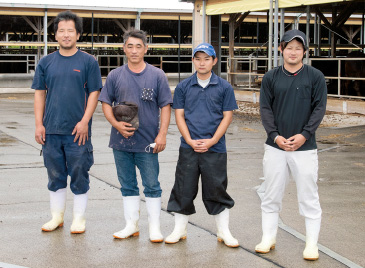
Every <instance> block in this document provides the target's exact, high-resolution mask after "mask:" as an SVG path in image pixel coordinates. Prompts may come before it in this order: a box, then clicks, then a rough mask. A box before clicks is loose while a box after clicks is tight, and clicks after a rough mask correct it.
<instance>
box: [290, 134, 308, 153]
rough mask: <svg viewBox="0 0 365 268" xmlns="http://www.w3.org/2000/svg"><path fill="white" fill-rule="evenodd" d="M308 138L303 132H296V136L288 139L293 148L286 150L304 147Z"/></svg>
mask: <svg viewBox="0 0 365 268" xmlns="http://www.w3.org/2000/svg"><path fill="white" fill-rule="evenodd" d="M305 141H306V139H305V137H304V136H303V135H302V134H296V135H294V136H291V137H290V138H289V139H288V142H289V143H288V145H289V146H290V148H291V150H286V151H296V150H298V149H299V148H300V147H302V145H303V144H304V143H305Z"/></svg>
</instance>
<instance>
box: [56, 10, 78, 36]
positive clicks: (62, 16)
mask: <svg viewBox="0 0 365 268" xmlns="http://www.w3.org/2000/svg"><path fill="white" fill-rule="evenodd" d="M64 20H65V21H68V20H73V21H74V22H75V28H76V32H77V33H78V34H80V35H81V34H82V18H80V17H79V16H77V15H76V14H75V13H73V12H71V11H70V10H67V11H63V12H60V13H58V15H57V17H56V19H55V20H54V33H55V34H56V32H57V30H58V23H59V22H60V21H64Z"/></svg>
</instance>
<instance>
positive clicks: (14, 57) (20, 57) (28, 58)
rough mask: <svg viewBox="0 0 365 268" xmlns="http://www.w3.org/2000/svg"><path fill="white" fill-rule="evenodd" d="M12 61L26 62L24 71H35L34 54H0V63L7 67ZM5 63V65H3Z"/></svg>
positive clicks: (35, 57) (35, 60) (36, 61)
mask: <svg viewBox="0 0 365 268" xmlns="http://www.w3.org/2000/svg"><path fill="white" fill-rule="evenodd" d="M12 63H14V64H15V65H16V64H17V63H20V64H21V63H25V64H26V73H31V71H35V68H36V66H37V64H38V58H37V55H36V54H0V64H1V65H3V64H4V66H5V67H6V68H7V67H8V66H9V64H12ZM5 64H7V65H5Z"/></svg>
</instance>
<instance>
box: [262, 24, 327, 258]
mask: <svg viewBox="0 0 365 268" xmlns="http://www.w3.org/2000/svg"><path fill="white" fill-rule="evenodd" d="M280 49H281V53H282V55H283V59H284V64H283V65H282V66H280V67H278V68H275V69H273V70H271V71H269V72H268V73H266V74H265V76H264V78H263V80H262V85H261V90H260V112H261V119H262V124H263V125H264V128H265V130H266V132H267V136H268V137H267V140H266V144H265V155H264V160H263V169H264V177H265V193H264V196H263V198H262V203H261V210H262V232H263V235H262V240H261V243H260V244H258V245H257V246H256V248H255V250H256V252H259V253H268V252H269V251H270V250H271V249H273V248H275V243H276V233H277V229H278V220H279V212H280V211H281V207H282V198H283V195H284V190H285V186H286V183H287V181H288V180H289V175H291V177H293V179H294V180H295V183H296V186H297V196H298V203H299V212H300V214H301V215H302V216H304V217H305V226H306V247H305V249H304V252H303V258H304V259H306V260H316V259H318V257H319V255H318V246H317V241H318V235H319V230H320V225H321V214H322V210H321V206H320V204H319V197H318V186H317V180H318V155H317V144H316V137H315V131H316V130H317V128H318V126H319V124H320V123H321V121H322V119H323V116H324V114H325V112H326V102H327V87H326V81H325V78H324V76H323V74H322V73H321V72H320V71H318V70H317V69H315V68H313V67H312V66H308V65H304V64H303V62H302V60H303V56H304V54H305V52H306V50H307V49H308V46H307V41H306V36H305V34H304V33H303V32H301V31H299V30H290V31H287V32H286V33H285V34H284V35H283V38H282V41H281V44H280Z"/></svg>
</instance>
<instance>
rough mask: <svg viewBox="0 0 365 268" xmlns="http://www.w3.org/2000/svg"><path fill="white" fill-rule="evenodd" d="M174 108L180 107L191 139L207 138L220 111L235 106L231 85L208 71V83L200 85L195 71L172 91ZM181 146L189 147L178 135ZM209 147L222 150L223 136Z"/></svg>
mask: <svg viewBox="0 0 365 268" xmlns="http://www.w3.org/2000/svg"><path fill="white" fill-rule="evenodd" d="M172 108H174V109H184V115H185V122H186V125H187V126H188V129H189V132H190V137H191V138H192V139H193V140H198V139H210V138H212V137H213V136H214V134H215V132H216V131H217V128H218V126H219V124H220V123H221V121H222V119H223V112H224V111H233V110H235V109H237V108H238V107H237V102H236V98H235V96H234V90H233V88H232V86H231V85H230V84H229V83H228V82H227V81H226V80H224V79H222V78H220V77H218V76H217V75H215V74H214V73H213V72H212V76H211V78H210V82H209V84H208V85H207V86H206V87H205V88H202V87H201V86H200V85H199V83H198V79H197V73H195V74H193V75H192V76H191V77H189V78H187V79H185V80H184V81H182V82H181V83H179V84H178V85H177V87H176V89H175V92H174V103H173V105H172ZM181 147H184V148H191V146H190V145H188V144H187V143H186V141H185V140H184V138H183V137H181ZM209 150H211V151H213V152H218V153H225V152H226V151H227V150H226V140H225V136H224V135H223V136H222V137H221V138H220V140H219V141H218V142H217V143H216V144H215V145H214V146H212V147H211V148H210V149H209Z"/></svg>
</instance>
